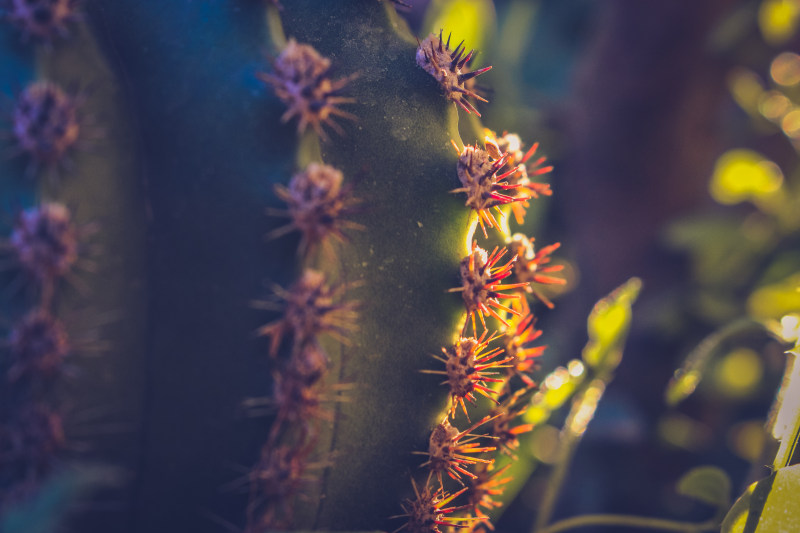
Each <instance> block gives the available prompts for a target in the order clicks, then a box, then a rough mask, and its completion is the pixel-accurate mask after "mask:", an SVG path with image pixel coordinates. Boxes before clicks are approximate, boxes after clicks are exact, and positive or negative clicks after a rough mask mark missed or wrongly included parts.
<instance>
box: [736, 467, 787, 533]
mask: <svg viewBox="0 0 800 533" xmlns="http://www.w3.org/2000/svg"><path fill="white" fill-rule="evenodd" d="M798 494H800V465H794V466H789V467H786V468H781V469H780V470H778V471H776V472H774V473H773V474H772V475H770V476H769V477H767V478H765V479H762V480H761V481H759V482H758V483H754V484H752V485H750V486H749V487H748V488H747V491H745V493H744V494H743V495H742V496H741V497H739V499H738V500H737V501H736V503H734V505H733V507H731V510H730V511H729V512H728V514H727V515H726V516H725V519H724V520H723V521H722V529H721V531H722V532H723V533H754V532H758V533H773V532H784V531H785V532H794V531H800V506H798V505H797V495H798Z"/></svg>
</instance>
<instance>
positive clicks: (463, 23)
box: [424, 0, 496, 52]
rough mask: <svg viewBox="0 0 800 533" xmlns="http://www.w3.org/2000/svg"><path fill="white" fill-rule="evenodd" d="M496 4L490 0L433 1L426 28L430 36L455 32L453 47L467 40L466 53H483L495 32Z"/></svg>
mask: <svg viewBox="0 0 800 533" xmlns="http://www.w3.org/2000/svg"><path fill="white" fill-rule="evenodd" d="M495 19H496V15H495V10H494V2H492V1H491V0H434V1H433V2H431V4H430V6H429V7H428V12H427V13H426V15H425V24H424V27H425V28H426V29H427V30H428V32H431V33H436V34H438V33H439V30H440V29H443V30H444V35H445V39H446V38H447V37H446V36H447V35H448V34H450V32H452V40H451V41H450V42H451V48H455V47H456V45H457V44H458V43H459V42H461V41H462V40H463V41H464V46H465V47H466V48H467V50H471V49H473V48H474V49H475V50H477V51H478V52H480V51H481V50H484V48H485V47H486V44H487V42H488V41H490V40H491V39H492V37H493V34H494V29H495V24H496V22H495Z"/></svg>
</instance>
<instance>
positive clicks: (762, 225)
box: [665, 215, 775, 290]
mask: <svg viewBox="0 0 800 533" xmlns="http://www.w3.org/2000/svg"><path fill="white" fill-rule="evenodd" d="M665 237H666V240H667V243H668V244H669V245H670V246H672V247H674V248H676V249H678V250H686V251H688V252H689V253H690V254H691V256H692V271H693V272H692V274H693V276H694V278H695V281H697V282H698V283H700V284H703V285H706V286H722V287H725V288H727V290H731V287H733V286H735V285H736V284H741V283H743V282H746V281H747V280H748V276H749V275H750V274H751V273H752V272H753V270H754V269H755V267H756V266H757V264H758V261H759V256H760V254H762V253H763V251H764V250H767V249H769V247H771V246H773V243H774V242H775V234H774V228H773V227H772V226H771V225H770V224H768V223H767V221H765V220H761V219H752V218H751V219H749V220H748V223H747V225H746V226H743V225H742V220H741V218H740V217H738V216H737V217H734V216H727V215H726V216H704V217H692V218H685V219H682V220H679V221H677V222H675V223H673V224H671V225H670V226H669V228H668V229H667V232H666V235H665Z"/></svg>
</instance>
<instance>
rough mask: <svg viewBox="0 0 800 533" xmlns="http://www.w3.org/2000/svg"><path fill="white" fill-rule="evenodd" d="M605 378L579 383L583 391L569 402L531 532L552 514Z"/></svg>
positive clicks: (601, 393)
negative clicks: (556, 449) (550, 470)
mask: <svg viewBox="0 0 800 533" xmlns="http://www.w3.org/2000/svg"><path fill="white" fill-rule="evenodd" d="M609 381H611V378H610V376H606V377H604V378H602V379H601V378H595V379H593V380H591V381H590V382H588V384H587V385H583V386H582V388H583V390H581V391H580V392H579V393H578V394H577V396H576V399H575V401H574V402H573V403H572V408H571V409H570V413H569V415H568V416H567V420H566V422H565V423H564V430H563V431H562V437H561V439H560V441H559V444H560V450H559V454H558V458H557V460H556V464H555V467H554V469H553V472H552V473H551V474H550V479H549V481H548V483H547V489H546V490H545V493H544V496H543V497H542V501H541V503H540V505H539V511H538V513H537V515H536V522H535V525H534V529H533V531H534V532H536V531H539V530H540V529H541V528H543V527H544V526H545V525H546V524H547V523H548V522H549V521H550V518H551V517H552V516H553V511H554V510H555V505H556V501H557V500H558V496H559V494H560V493H561V488H562V487H563V485H564V480H565V479H566V477H567V472H569V466H570V464H571V463H572V459H573V457H574V456H575V452H576V450H577V448H578V444H579V443H580V441H581V439H582V438H583V434H584V433H585V431H586V425H587V424H588V422H589V420H590V419H591V418H592V416H593V415H594V411H595V409H596V408H597V402H598V401H599V400H600V397H601V396H602V395H603V392H604V391H605V386H606V383H608V382H609ZM584 383H586V382H584Z"/></svg>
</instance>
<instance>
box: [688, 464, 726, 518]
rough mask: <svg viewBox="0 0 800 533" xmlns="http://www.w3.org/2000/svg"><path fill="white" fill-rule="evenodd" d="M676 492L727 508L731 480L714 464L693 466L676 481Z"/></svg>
mask: <svg viewBox="0 0 800 533" xmlns="http://www.w3.org/2000/svg"><path fill="white" fill-rule="evenodd" d="M676 490H677V492H678V494H682V495H684V496H686V497H688V498H692V499H695V500H699V501H701V502H705V503H707V504H709V505H714V506H716V507H721V508H727V507H728V505H730V501H731V480H730V479H729V478H728V474H726V473H725V472H723V471H722V470H720V469H719V468H717V467H715V466H700V467H697V468H693V469H692V470H690V471H689V472H687V473H686V474H684V476H683V477H682V478H681V479H680V480H679V481H678V486H677V489H676Z"/></svg>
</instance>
